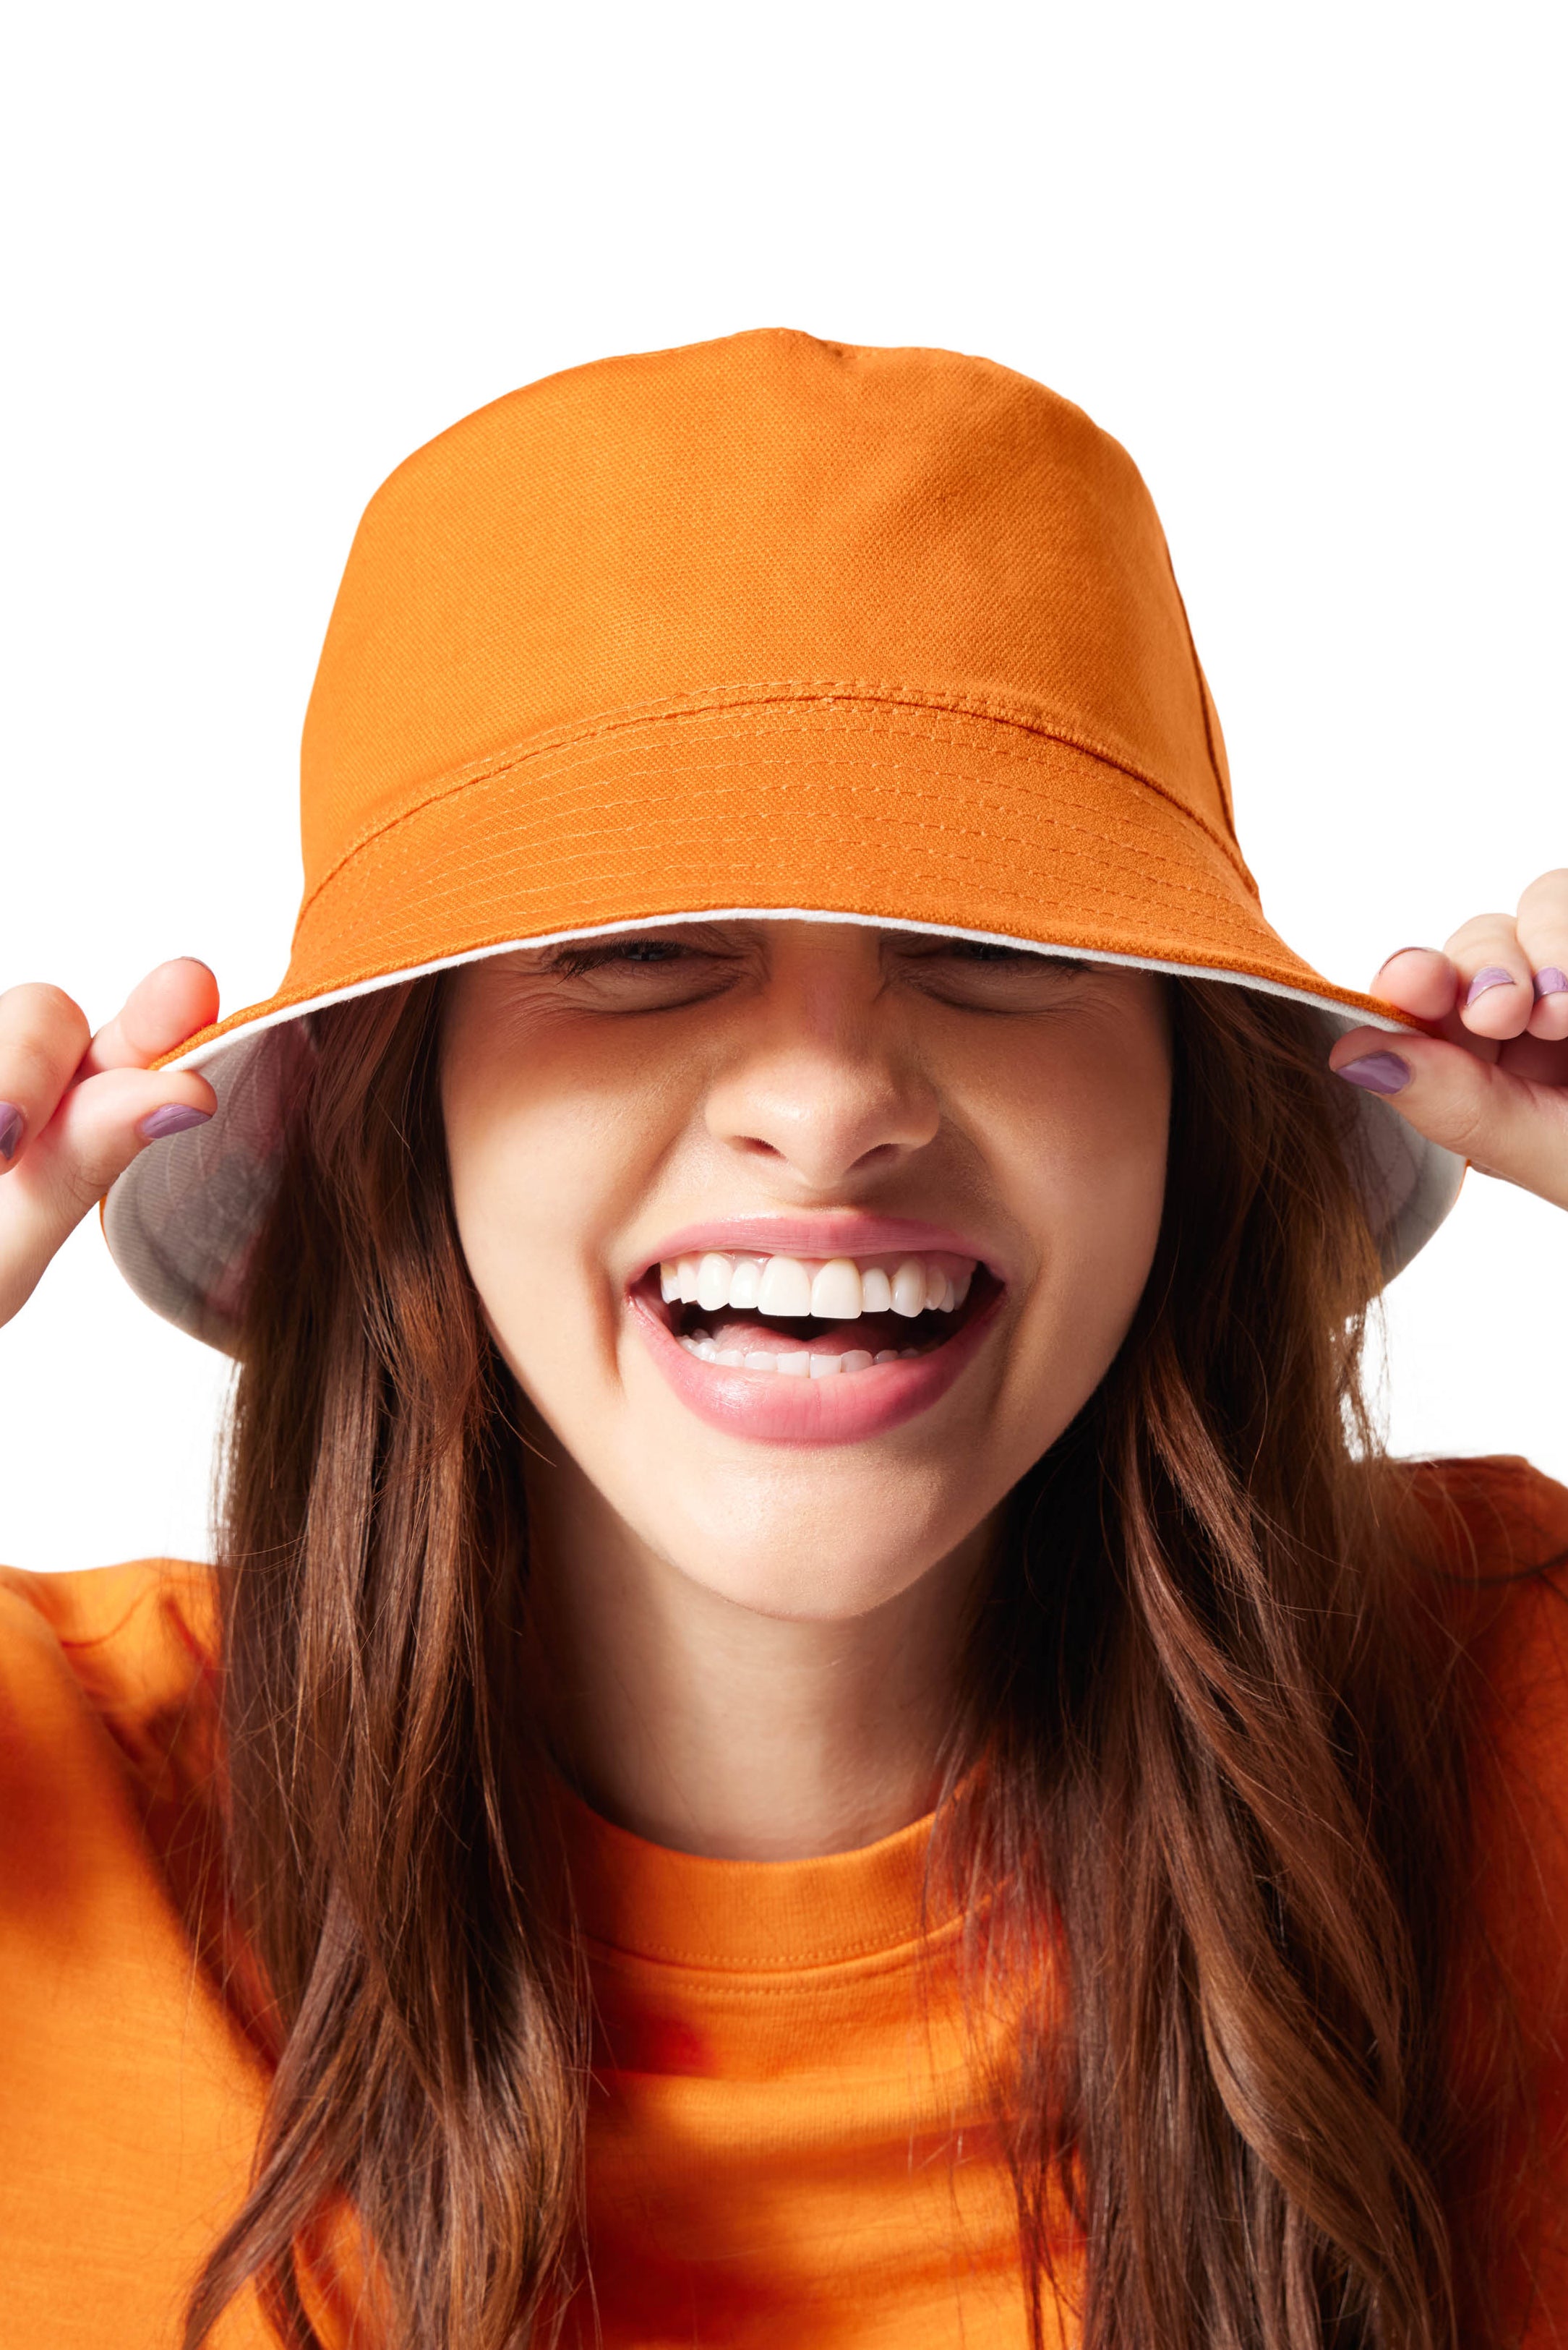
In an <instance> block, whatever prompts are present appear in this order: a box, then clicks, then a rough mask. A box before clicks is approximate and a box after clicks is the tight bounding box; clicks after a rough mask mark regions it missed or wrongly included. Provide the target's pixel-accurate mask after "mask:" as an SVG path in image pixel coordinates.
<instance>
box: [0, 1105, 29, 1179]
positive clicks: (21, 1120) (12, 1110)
mask: <svg viewBox="0 0 1568 2350" xmlns="http://www.w3.org/2000/svg"><path fill="white" fill-rule="evenodd" d="M26 1123H27V1121H26V1117H25V1116H24V1114H23V1113H22V1111H21V1110H19V1109H18V1108H17V1107H16V1103H15V1102H0V1159H4V1160H5V1164H6V1165H7V1167H8V1166H9V1165H10V1164H11V1161H12V1159H15V1158H16V1151H17V1148H18V1146H19V1145H20V1143H21V1139H22V1128H24V1127H25V1126H26Z"/></svg>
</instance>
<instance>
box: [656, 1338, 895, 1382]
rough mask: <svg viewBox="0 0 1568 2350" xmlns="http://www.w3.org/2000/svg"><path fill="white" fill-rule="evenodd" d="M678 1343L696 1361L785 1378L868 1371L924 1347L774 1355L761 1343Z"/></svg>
mask: <svg viewBox="0 0 1568 2350" xmlns="http://www.w3.org/2000/svg"><path fill="white" fill-rule="evenodd" d="M680 1344H681V1345H682V1346H683V1347H685V1349H686V1351H687V1353H688V1354H689V1355H695V1356H696V1357H697V1359H698V1361H699V1362H702V1363H722V1364H723V1365H724V1366H725V1367H726V1368H727V1369H729V1370H734V1371H778V1372H782V1373H783V1374H784V1377H785V1378H797V1379H805V1378H811V1379H826V1378H836V1377H837V1376H838V1375H839V1374H840V1373H841V1372H844V1371H868V1370H869V1369H870V1368H871V1367H872V1365H873V1363H907V1362H909V1361H910V1360H911V1359H912V1358H913V1357H915V1356H917V1355H923V1354H925V1353H926V1351H927V1349H926V1348H925V1347H883V1349H882V1351H881V1353H880V1354H879V1355H870V1354H867V1351H866V1349H865V1348H864V1347H851V1349H850V1351H849V1352H848V1353H847V1354H845V1355H813V1354H810V1353H808V1352H806V1351H805V1349H802V1350H801V1351H800V1352H799V1353H796V1354H789V1355H774V1354H769V1353H767V1352H765V1351H764V1350H763V1348H762V1347H756V1348H753V1349H752V1350H750V1351H748V1350H747V1349H746V1348H744V1347H716V1346H715V1345H714V1343H713V1341H712V1339H711V1338H695V1337H683V1338H682V1339H681V1340H680Z"/></svg>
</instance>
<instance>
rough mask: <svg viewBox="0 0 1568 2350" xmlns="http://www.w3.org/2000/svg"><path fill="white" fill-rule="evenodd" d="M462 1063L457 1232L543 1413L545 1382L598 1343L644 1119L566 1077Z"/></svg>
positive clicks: (455, 1171) (513, 1360) (634, 1187)
mask: <svg viewBox="0 0 1568 2350" xmlns="http://www.w3.org/2000/svg"><path fill="white" fill-rule="evenodd" d="M556 1075H557V1076H559V1077H560V1079H561V1082H558V1083H553V1082H551V1081H550V1080H551V1076H552V1072H551V1070H550V1068H549V1066H547V1065H546V1066H542V1067H541V1066H535V1067H533V1068H531V1069H530V1071H529V1082H528V1084H527V1086H526V1087H525V1088H524V1087H522V1086H520V1085H519V1083H518V1080H517V1077H516V1076H515V1073H514V1071H497V1072H494V1073H493V1074H491V1075H489V1076H487V1075H486V1073H485V1072H484V1070H483V1068H482V1067H479V1066H470V1067H466V1068H464V1069H462V1071H461V1073H460V1074H458V1075H456V1076H453V1077H452V1079H449V1082H448V1084H447V1086H446V1087H445V1088H444V1107H445V1111H446V1127H447V1151H448V1159H449V1163H450V1167H451V1172H452V1203H453V1208H454V1210H455V1213H456V1219H457V1228H458V1237H459V1239H460V1241H461V1243H462V1251H463V1254H464V1256H465V1258H466V1259H467V1263H468V1268H469V1272H470V1274H472V1279H473V1284H474V1287H475V1288H476V1290H477V1291H478V1293H479V1297H480V1302H481V1304H482V1305H483V1307H484V1310H485V1314H486V1315H487V1317H488V1319H489V1322H490V1325H491V1328H492V1329H493V1332H494V1335H495V1336H496V1338H497V1340H498V1342H499V1344H500V1346H501V1349H502V1352H503V1354H504V1356H505V1357H506V1359H507V1362H508V1363H509V1365H510V1367H512V1369H513V1370H514V1372H515V1373H516V1374H517V1375H518V1376H519V1377H520V1378H522V1379H523V1380H524V1385H525V1386H527V1387H528V1388H529V1389H530V1391H531V1392H533V1393H534V1394H535V1399H536V1400H537V1401H539V1402H540V1403H541V1404H542V1405H545V1407H546V1409H547V1403H548V1399H547V1398H546V1397H545V1395H544V1394H543V1393H541V1392H540V1381H541V1379H542V1378H547V1376H548V1372H549V1369H550V1367H551V1366H552V1365H555V1366H558V1367H559V1369H560V1373H561V1374H562V1375H563V1376H566V1377H575V1376H577V1375H579V1372H580V1367H581V1366H583V1365H584V1364H585V1363H587V1362H588V1361H590V1360H591V1359H592V1358H593V1357H594V1355H595V1354H596V1352H597V1351H598V1350H600V1349H601V1348H602V1346H603V1343H604V1340H605V1337H606V1336H607V1330H608V1326H609V1321H610V1309H609V1301H608V1298H607V1295H604V1294H602V1293H603V1292H604V1287H605V1284H604V1275H603V1270H602V1268H603V1242H604V1236H605V1234H606V1233H607V1232H610V1231H612V1230H613V1229H614V1227H615V1224H616V1222H617V1220H618V1217H619V1216H620V1215H621V1214H622V1213H623V1212H624V1202H625V1200H626V1198H627V1196H628V1194H630V1195H632V1196H635V1195H636V1194H637V1192H638V1191H639V1189H640V1188H642V1187H643V1186H645V1184H646V1180H647V1177H646V1173H645V1171H644V1170H642V1168H641V1167H640V1166H639V1164H638V1163H637V1160H638V1150H637V1146H638V1144H639V1140H641V1139H645V1138H646V1137H647V1135H648V1132H649V1125H648V1121H647V1120H646V1119H641V1118H638V1116H637V1115H636V1114H635V1113H629V1114H628V1110H627V1108H626V1107H625V1106H624V1105H622V1104H613V1105H612V1104H611V1103H609V1102H607V1100H606V1099H605V1098H604V1097H602V1095H599V1094H597V1093H593V1092H589V1091H587V1090H586V1089H583V1088H581V1087H573V1086H572V1084H571V1083H570V1081H569V1074H568V1073H566V1072H557V1073H556Z"/></svg>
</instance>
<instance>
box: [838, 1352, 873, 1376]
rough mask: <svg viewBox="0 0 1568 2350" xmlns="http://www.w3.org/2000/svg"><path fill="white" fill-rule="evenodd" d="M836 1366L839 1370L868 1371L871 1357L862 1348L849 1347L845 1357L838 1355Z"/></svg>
mask: <svg viewBox="0 0 1568 2350" xmlns="http://www.w3.org/2000/svg"><path fill="white" fill-rule="evenodd" d="M838 1364H839V1368H840V1369H841V1370H846V1371H868V1370H869V1369H870V1367H871V1357H870V1356H869V1355H868V1354H867V1352H866V1349H865V1348H864V1347H851V1348H850V1349H849V1352H848V1353H847V1354H846V1355H840V1357H838Z"/></svg>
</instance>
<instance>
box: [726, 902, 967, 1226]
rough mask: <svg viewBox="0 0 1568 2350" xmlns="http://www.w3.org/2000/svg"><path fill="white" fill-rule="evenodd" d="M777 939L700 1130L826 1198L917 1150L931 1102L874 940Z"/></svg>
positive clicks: (833, 935)
mask: <svg viewBox="0 0 1568 2350" xmlns="http://www.w3.org/2000/svg"><path fill="white" fill-rule="evenodd" d="M777 931H778V933H782V934H784V935H782V936H780V937H778V938H777V939H776V942H775V945H774V952H773V954H772V956H771V959H770V970H769V974H768V979H767V983H766V984H765V986H764V987H763V988H762V989H761V990H760V991H759V993H758V994H757V995H756V996H755V997H753V1001H752V1003H751V1005H750V1006H749V1007H748V1014H747V1018H746V1020H745V1023H744V1024H743V1026H742V1030H741V1033H740V1034H739V1035H738V1038H737V1041H736V1046H735V1050H734V1052H733V1054H732V1056H731V1057H730V1058H729V1059H728V1061H727V1062H726V1064H725V1066H723V1068H722V1070H721V1071H720V1073H719V1074H718V1076H717V1077H716V1079H715V1081H714V1083H713V1084H712V1085H711V1087H710V1090H709V1094H708V1100H707V1121H708V1128H709V1131H710V1132H711V1134H712V1135H713V1136H714V1137H715V1139H718V1140H720V1141H722V1142H723V1143H724V1144H725V1145H726V1146H728V1147H729V1148H730V1149H733V1150H736V1151H740V1152H742V1153H743V1154H745V1155H747V1156H752V1157H760V1158H763V1159H773V1160H775V1161H777V1162H779V1164H780V1169H781V1171H782V1170H784V1169H787V1170H789V1171H790V1172H791V1173H792V1174H793V1175H794V1177H795V1178H796V1179H797V1181H798V1182H799V1183H800V1185H801V1186H802V1187H803V1188H804V1189H805V1190H807V1191H815V1192H823V1193H826V1192H830V1191H835V1190H836V1189H839V1188H840V1187H842V1186H843V1185H844V1184H845V1182H846V1180H849V1179H851V1178H855V1177H859V1176H862V1175H869V1174H878V1173H887V1172H890V1171H891V1170H893V1169H894V1168H896V1167H897V1166H898V1164H899V1163H900V1162H901V1161H903V1160H905V1159H909V1157H910V1156H911V1155H912V1154H913V1153H914V1152H915V1151H917V1150H919V1149H923V1148H924V1146H925V1145H926V1144H927V1143H929V1142H930V1141H931V1140H932V1139H933V1138H934V1137H935V1135H936V1133H937V1130H938V1128H939V1127H940V1122H941V1111H940V1102H939V1099H938V1095H937V1091H936V1087H934V1085H933V1084H932V1082H931V1080H930V1077H929V1074H928V1072H927V1071H926V1069H925V1067H924V1066H923V1065H922V1062H921V1058H920V1055H919V1050H918V1045H917V1041H916V1039H915V1037H914V1036H913V1035H912V1034H911V1032H910V1029H909V1024H908V1021H907V1019H906V1018H905V1017H904V1016H903V1014H902V1011H901V1007H900V1006H899V1004H898V1001H897V997H896V993H895V991H893V990H890V989H888V988H886V987H885V986H884V984H883V979H882V971H881V961H880V949H879V946H878V942H877V933H876V932H875V931H863V930H860V929H858V928H857V927H854V926H851V925H848V924H843V925H829V924H826V923H806V922H800V923H780V924H779V925H778V926H777Z"/></svg>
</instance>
